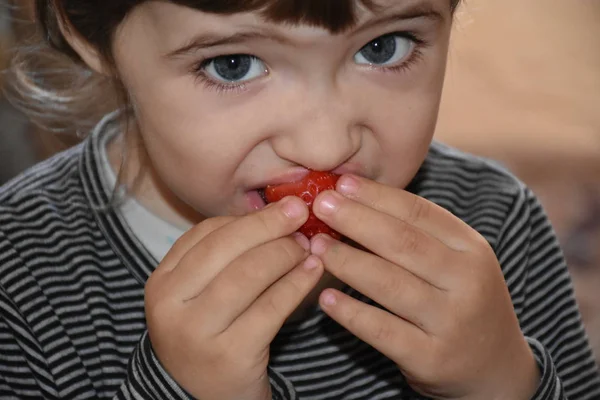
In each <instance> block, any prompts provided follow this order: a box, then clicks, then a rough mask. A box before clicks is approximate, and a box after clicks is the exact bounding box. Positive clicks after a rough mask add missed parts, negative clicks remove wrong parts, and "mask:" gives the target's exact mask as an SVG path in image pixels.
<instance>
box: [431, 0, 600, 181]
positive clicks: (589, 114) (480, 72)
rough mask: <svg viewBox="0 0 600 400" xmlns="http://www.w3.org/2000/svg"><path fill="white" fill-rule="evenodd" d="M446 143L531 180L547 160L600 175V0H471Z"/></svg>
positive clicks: (450, 84) (456, 60)
mask: <svg viewBox="0 0 600 400" xmlns="http://www.w3.org/2000/svg"><path fill="white" fill-rule="evenodd" d="M438 138H439V139H441V140H444V141H447V142H450V143H452V144H455V145H457V146H459V147H461V148H464V149H467V150H470V151H473V152H476V153H480V154H485V155H489V156H492V157H495V158H500V159H503V160H507V161H510V162H511V163H513V164H514V165H515V166H517V167H519V166H521V163H522V161H523V160H526V161H527V163H526V164H527V165H526V166H525V167H524V168H525V169H527V171H523V172H526V173H527V174H528V176H529V174H533V173H535V172H541V173H543V174H545V173H546V166H547V165H546V161H547V158H548V157H552V158H554V160H555V162H558V163H560V166H561V167H563V168H568V169H571V168H584V167H585V169H584V171H589V169H588V167H589V168H593V169H594V170H595V171H596V172H599V171H598V170H599V164H600V1H599V0H578V1H571V0H465V1H464V3H463V4H462V6H461V8H460V11H459V13H458V16H457V21H456V26H455V31H454V36H453V42H452V46H451V53H450V61H449V67H448V74H447V79H446V90H445V95H444V100H443V106H442V109H441V116H440V122H439V129H438ZM573 159H576V160H577V163H575V164H576V165H573V163H572V161H573ZM533 162H536V165H535V166H534V165H532V163H533ZM537 163H541V164H540V165H537ZM534 167H543V168H541V169H536V170H533V168H534ZM569 172H571V171H569ZM532 178H535V176H532Z"/></svg>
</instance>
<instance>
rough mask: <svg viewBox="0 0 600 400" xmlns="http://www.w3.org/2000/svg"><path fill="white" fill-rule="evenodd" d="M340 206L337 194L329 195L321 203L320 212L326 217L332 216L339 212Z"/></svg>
mask: <svg viewBox="0 0 600 400" xmlns="http://www.w3.org/2000/svg"><path fill="white" fill-rule="evenodd" d="M339 206H340V201H339V199H337V198H336V196H335V194H333V193H327V194H325V195H324V196H323V198H322V199H321V200H320V202H319V211H321V213H323V214H325V215H331V214H333V213H334V212H336V211H337V209H338V208H339Z"/></svg>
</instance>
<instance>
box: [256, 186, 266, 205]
mask: <svg viewBox="0 0 600 400" xmlns="http://www.w3.org/2000/svg"><path fill="white" fill-rule="evenodd" d="M256 191H257V192H258V195H259V196H260V198H261V199H262V200H263V201H264V202H265V204H269V202H268V201H267V196H266V195H265V188H259V189H256Z"/></svg>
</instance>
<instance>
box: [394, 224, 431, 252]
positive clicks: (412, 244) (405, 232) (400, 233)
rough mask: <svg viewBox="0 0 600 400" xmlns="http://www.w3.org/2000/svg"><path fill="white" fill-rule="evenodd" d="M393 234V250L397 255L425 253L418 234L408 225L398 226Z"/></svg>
mask: <svg viewBox="0 0 600 400" xmlns="http://www.w3.org/2000/svg"><path fill="white" fill-rule="evenodd" d="M394 230H395V232H394V237H395V239H394V241H393V243H394V250H395V251H396V252H397V253H416V254H420V253H422V252H424V251H425V249H423V246H424V245H423V243H422V241H421V237H420V236H419V234H418V232H417V231H416V230H415V229H413V228H412V227H411V226H409V225H408V224H403V223H401V224H398V225H396V227H395V229H394Z"/></svg>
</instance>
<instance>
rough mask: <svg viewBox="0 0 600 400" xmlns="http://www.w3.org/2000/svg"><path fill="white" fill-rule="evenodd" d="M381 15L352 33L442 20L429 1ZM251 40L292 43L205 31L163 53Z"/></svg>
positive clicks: (270, 35)
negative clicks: (408, 21)
mask: <svg viewBox="0 0 600 400" xmlns="http://www.w3.org/2000/svg"><path fill="white" fill-rule="evenodd" d="M382 14H383V15H382V16H381V17H379V18H374V19H372V20H369V21H368V22H366V23H365V24H363V25H361V26H359V27H358V28H356V29H353V30H352V33H353V34H357V33H360V32H363V31H366V30H368V29H371V28H373V27H375V26H378V25H387V24H390V23H393V22H397V21H403V20H404V21H406V20H415V19H428V20H432V21H435V22H441V21H443V20H444V18H445V17H444V16H443V15H442V14H441V13H440V12H439V11H437V10H436V9H435V8H434V7H433V6H432V5H431V4H429V3H425V4H424V3H419V4H415V5H413V6H412V7H410V6H409V7H408V8H406V9H405V10H402V11H399V12H395V13H390V14H387V15H386V13H385V10H383V12H382ZM253 40H268V41H274V42H277V43H280V44H284V45H293V41H292V40H291V39H290V38H288V37H286V36H284V35H281V34H279V33H277V32H274V31H272V30H261V29H256V30H248V31H245V32H243V31H242V32H237V33H234V34H231V35H220V34H216V33H205V34H200V35H198V36H195V37H193V38H192V39H191V40H190V41H188V42H187V43H186V44H184V45H183V46H181V47H179V48H178V49H176V50H174V51H170V52H168V53H166V54H165V55H164V57H165V58H179V57H183V56H186V55H189V54H192V53H194V52H196V51H200V50H203V49H207V48H211V47H217V46H226V45H235V44H241V43H246V42H249V41H253Z"/></svg>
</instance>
